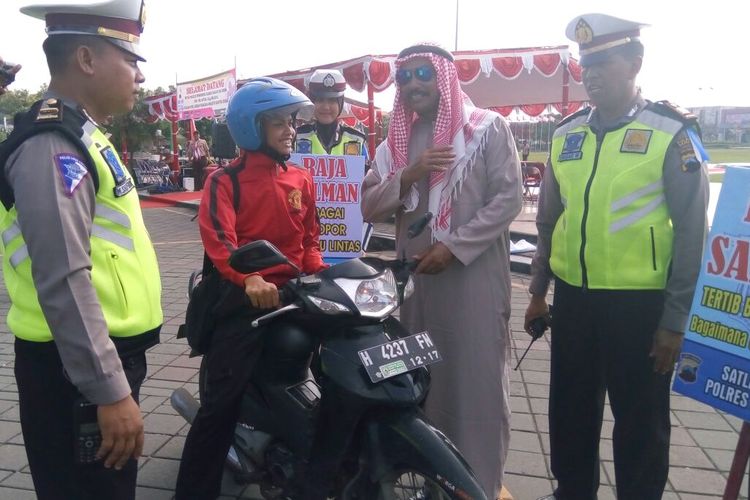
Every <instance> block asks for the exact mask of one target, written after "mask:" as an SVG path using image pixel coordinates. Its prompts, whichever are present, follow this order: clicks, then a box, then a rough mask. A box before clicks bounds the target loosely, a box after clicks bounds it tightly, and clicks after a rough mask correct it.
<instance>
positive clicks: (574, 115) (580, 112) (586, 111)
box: [557, 106, 591, 127]
mask: <svg viewBox="0 0 750 500" xmlns="http://www.w3.org/2000/svg"><path fill="white" fill-rule="evenodd" d="M590 112H591V107H590V106H586V107H585V108H582V109H579V110H578V111H576V112H575V113H572V114H570V115H568V116H566V117H565V118H563V119H562V120H561V121H560V123H558V124H557V126H558V127H559V126H560V125H565V124H566V123H569V122H571V121H572V120H574V119H575V118H578V117H579V116H583V115H587V114H589V113H590Z"/></svg>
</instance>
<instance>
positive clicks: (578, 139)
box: [557, 132, 586, 161]
mask: <svg viewBox="0 0 750 500" xmlns="http://www.w3.org/2000/svg"><path fill="white" fill-rule="evenodd" d="M584 139H586V132H569V133H567V134H566V135H565V144H564V145H563V150H562V151H561V152H560V156H559V157H558V158H557V160H558V161H570V160H580V159H581V158H583V151H581V149H582V148H583V141H584Z"/></svg>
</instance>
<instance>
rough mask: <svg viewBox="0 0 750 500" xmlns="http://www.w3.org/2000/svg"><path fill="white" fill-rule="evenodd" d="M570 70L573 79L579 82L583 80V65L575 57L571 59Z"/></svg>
mask: <svg viewBox="0 0 750 500" xmlns="http://www.w3.org/2000/svg"><path fill="white" fill-rule="evenodd" d="M568 71H570V76H571V77H572V78H573V80H575V81H577V82H580V81H581V65H580V64H578V61H576V60H575V59H569V60H568Z"/></svg>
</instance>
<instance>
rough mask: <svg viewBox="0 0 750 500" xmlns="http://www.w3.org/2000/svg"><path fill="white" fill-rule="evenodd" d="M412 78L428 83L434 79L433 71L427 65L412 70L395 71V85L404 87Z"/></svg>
mask: <svg viewBox="0 0 750 500" xmlns="http://www.w3.org/2000/svg"><path fill="white" fill-rule="evenodd" d="M412 76H416V77H417V80H419V81H421V82H429V81H430V80H432V79H433V78H434V77H435V69H434V68H433V67H432V66H430V65H429V64H425V65H424V66H419V67H418V68H414V69H404V68H401V69H399V70H398V71H396V83H398V84H399V85H406V84H407V83H409V82H410V81H411V79H412Z"/></svg>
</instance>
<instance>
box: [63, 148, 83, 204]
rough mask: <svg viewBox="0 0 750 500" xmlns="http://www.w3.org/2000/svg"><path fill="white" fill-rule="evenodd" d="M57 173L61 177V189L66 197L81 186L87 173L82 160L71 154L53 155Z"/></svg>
mask: <svg viewBox="0 0 750 500" xmlns="http://www.w3.org/2000/svg"><path fill="white" fill-rule="evenodd" d="M55 165H56V166H57V171H58V172H60V175H62V181H63V188H64V189H65V194H67V195H68V197H71V196H73V192H74V191H75V190H76V188H78V186H80V185H81V182H82V181H83V179H84V178H85V177H86V176H87V175H88V173H89V171H88V169H87V168H86V164H85V163H84V161H83V159H82V158H80V157H78V156H76V155H72V154H68V153H62V154H58V155H55Z"/></svg>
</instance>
